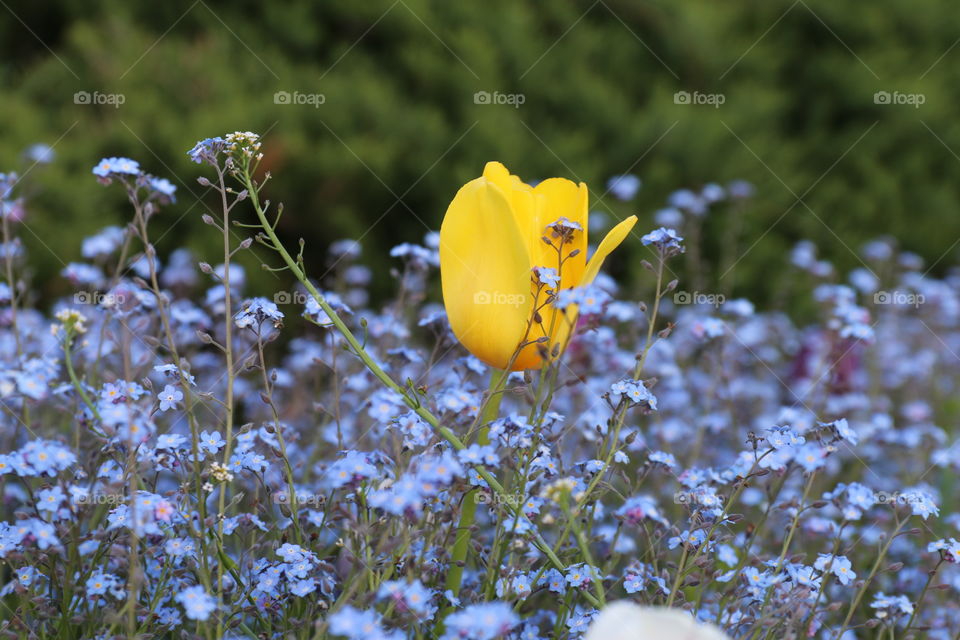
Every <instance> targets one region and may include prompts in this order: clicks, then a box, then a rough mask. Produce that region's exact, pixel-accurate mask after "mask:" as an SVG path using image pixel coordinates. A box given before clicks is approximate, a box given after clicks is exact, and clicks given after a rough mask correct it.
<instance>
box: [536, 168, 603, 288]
mask: <svg viewBox="0 0 960 640" xmlns="http://www.w3.org/2000/svg"><path fill="white" fill-rule="evenodd" d="M533 191H534V193H536V194H538V195H542V196H543V198H544V202H543V204H542V210H541V211H540V213H539V216H538V218H539V220H538V221H537V223H538V224H539V228H538V229H536V230H535V231H534V232H533V233H534V234H536V235H534V236H533V237H534V238H536V240H537V247H538V249H539V250H540V254H539V257H540V258H541V260H542V262H539V263H537V264H534V265H531V266H534V267H541V266H542V267H551V268H553V269H556V268H557V263H558V262H559V259H558V256H557V251H556V249H554V248H552V247H550V246H548V245H547V244H546V243H545V242H543V241H542V240H541V239H540V238H541V237H543V236H544V235H546V234H547V230H546V225H548V224H551V223H553V222H556V221H557V220H559V219H560V218H566V219H567V220H569V221H570V222H576V223H577V224H579V225H580V226H581V227H583V231H578V232H576V233H575V234H574V236H573V242H571V243H570V244H567V245H565V246H564V250H563V252H564V257H566V256H568V255H569V254H570V253H572V252H573V251H574V250H576V249H579V250H580V251H579V253H578V254H577V255H575V256H574V257H572V258H569V259H568V260H566V261H565V262H564V263H563V270H562V271H561V273H560V275H561V284H560V288H561V289H567V288H570V287H575V286H577V285H578V284H579V283H580V281H581V279H582V278H583V272H584V269H585V268H586V265H587V223H588V220H587V216H588V212H587V201H588V198H589V191H588V190H587V185H585V184H584V183H582V182H581V183H580V184H579V185H578V184H576V183H574V182H571V181H570V180H567V179H566V178H549V179H547V180H544V181H543V182H541V183H540V184H538V185H537V186H536V187H534V189H533ZM531 257H532V258H534V259H536V258H537V257H538V256H537V255H536V254H532V255H531Z"/></svg>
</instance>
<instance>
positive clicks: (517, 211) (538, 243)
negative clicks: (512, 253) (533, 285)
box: [483, 162, 557, 268]
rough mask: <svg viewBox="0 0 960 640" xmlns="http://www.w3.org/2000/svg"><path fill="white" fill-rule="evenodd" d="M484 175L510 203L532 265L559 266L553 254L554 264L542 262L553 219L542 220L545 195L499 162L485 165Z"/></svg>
mask: <svg viewBox="0 0 960 640" xmlns="http://www.w3.org/2000/svg"><path fill="white" fill-rule="evenodd" d="M483 177H484V178H486V179H487V180H490V181H491V182H493V183H494V184H496V185H497V186H498V187H499V188H500V190H501V191H503V195H504V196H506V198H507V201H508V202H509V203H510V207H511V209H512V211H513V217H514V219H515V220H516V221H517V228H518V229H519V230H520V236H521V237H522V238H523V241H524V243H525V244H526V246H527V254H528V255H529V257H530V265H529V266H530V267H531V268H532V267H538V266H543V267H546V266H551V267H553V268H556V266H557V265H556V264H555V263H556V262H557V259H556V255H554V256H553V263H551V264H544V263H543V260H544V258H543V257H542V256H543V255H544V254H545V253H546V251H545V250H548V249H549V247H548V246H547V245H546V244H544V243H543V241H542V240H541V239H540V238H542V237H543V235H544V233H545V229H546V225H547V224H548V223H549V222H550V221H549V220H542V219H541V212H542V211H543V210H544V205H545V203H544V198H543V197H542V196H541V195H540V194H538V193H536V192H535V191H534V189H533V187H531V186H530V185H528V184H527V183H526V182H524V181H523V180H521V179H520V178H519V177H518V176H515V175H512V174H511V173H510V171H509V170H508V169H507V168H506V167H505V166H503V165H502V164H501V163H499V162H488V163H487V164H486V166H485V167H484V168H483Z"/></svg>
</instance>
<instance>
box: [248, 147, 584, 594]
mask: <svg viewBox="0 0 960 640" xmlns="http://www.w3.org/2000/svg"><path fill="white" fill-rule="evenodd" d="M239 179H240V182H241V183H242V184H243V186H244V188H245V189H246V190H247V195H248V197H249V198H250V202H251V204H252V206H253V210H254V212H255V213H256V214H257V218H258V219H259V221H260V227H261V228H262V229H263V233H264V234H265V235H266V238H265V242H267V243H268V244H267V246H269V247H270V248H271V249H273V250H274V251H276V252H277V254H279V255H280V258H281V259H282V260H283V262H284V264H286V266H287V268H288V269H289V270H290V272H291V273H292V274H293V276H294V277H295V278H296V279H297V280H298V281H299V282H300V284H302V285H303V286H304V287H305V288H306V290H307V292H308V293H309V294H310V295H311V296H312V297H313V299H314V300H315V301H316V303H317V304H318V305H319V306H320V308H321V309H323V312H324V313H326V314H327V317H328V318H330V321H331V322H332V323H333V325H334V327H336V329H337V331H338V332H339V333H340V335H342V336H343V338H344V340H346V341H347V344H348V345H350V348H351V349H352V350H353V352H354V353H355V354H356V356H357V357H358V358H360V361H361V362H363V364H364V365H365V366H366V367H367V369H369V370H370V373H372V374H373V375H374V376H375V377H376V378H377V379H378V380H380V382H382V383H383V384H384V385H385V386H386V387H387V388H389V389H392V390H393V391H396V392H397V393H398V394H399V395H400V397H401V398H403V401H404V403H405V404H406V405H407V406H408V407H410V409H411V410H412V411H413V412H414V413H416V414H417V415H418V416H420V417H421V418H422V419H423V420H424V421H425V422H426V423H427V424H428V425H430V427H431V428H432V429H433V431H434V433H436V434H437V435H439V436H440V437H441V438H443V439H444V440H446V441H447V443H449V444H450V446H451V447H453V448H454V449H455V450H456V451H460V450H462V449H465V448H466V446H465V445H464V444H463V442H462V441H461V440H460V438H458V437H457V434H455V433H454V432H453V431H451V430H450V429H449V428H448V427H445V426H443V425H441V424H440V420H439V419H438V418H437V417H436V416H435V415H433V414H432V413H431V412H430V411H429V410H428V409H427V408H426V407H424V406H423V405H422V404H421V402H420V400H419V398H411V397H410V394H409V392H408V390H407V389H405V388H403V387H401V386H400V385H399V384H397V383H396V382H395V381H394V380H393V378H391V377H390V376H389V375H388V374H387V373H386V372H385V371H384V370H383V369H381V368H380V365H378V364H377V362H376V361H375V360H374V359H373V358H371V357H370V354H368V353H367V352H366V350H365V349H364V348H363V345H361V344H360V342H359V341H358V340H357V337H356V336H355V335H353V332H352V331H350V328H349V327H347V325H346V324H345V323H344V322H343V320H342V319H341V318H340V316H339V315H338V314H337V312H336V311H334V310H333V307H331V306H330V304H329V303H328V302H327V300H326V298H324V297H323V295H322V294H321V293H320V291H319V290H318V289H317V288H316V287H315V286H314V285H313V283H312V282H310V280H309V279H308V278H307V276H306V274H305V273H304V272H303V270H302V269H301V268H300V264H299V263H298V261H297V260H295V259H294V258H293V256H291V255H290V253H289V252H288V251H287V250H286V248H285V247H284V246H283V244H282V243H281V242H280V238H278V237H277V234H276V232H275V231H274V227H273V225H271V224H270V221H269V220H267V214H266V211H265V210H264V208H263V205H262V204H261V203H260V194H259V185H257V184H255V183H254V181H253V176H252V168H251V167H250V166H245V167H244V168H243V170H242V171H241V172H240V173H239ZM498 395H499V394H498ZM476 471H477V474H478V475H479V476H480V477H481V478H483V479H484V480H485V481H486V483H487V484H488V485H490V489H491V490H492V491H493V493H495V494H497V495H499V496H500V497H502V498H506V497H507V492H506V489H504V488H503V485H502V484H500V482H499V481H498V480H497V479H496V478H495V477H494V476H493V474H492V473H490V472H489V471H487V470H486V469H484V468H483V467H477V468H476ZM504 502H505V504H506V506H507V507H508V508H510V509H512V510H513V512H514V515H516V517H518V518H522V519H523V520H525V521H527V522H530V520H529V518H527V516H526V514H525V513H524V512H523V505H522V504H520V503H519V501H510V500H508V499H505V500H504ZM531 525H532V523H531ZM530 537H531V538H532V542H533V544H534V546H536V547H537V548H538V549H539V550H540V551H541V552H543V554H544V555H546V557H547V559H548V560H549V561H550V563H551V564H552V565H553V566H554V567H556V568H557V569H559V570H560V571H566V569H567V566H566V565H565V564H564V563H563V561H561V560H560V558H559V557H558V556H557V554H556V553H554V551H553V549H552V548H551V546H550V543H548V542H547V541H546V540H545V539H544V538H543V536H542V535H541V534H540V533H539V532H538V531H536V529H534V528H531V532H530ZM582 595H583V597H584V598H585V599H586V600H587V601H588V602H590V603H591V604H592V605H593V606H595V607H597V606H599V604H600V603H599V601H598V600H597V599H596V598H595V597H594V596H593V595H592V594H590V593H588V592H583V594H582Z"/></svg>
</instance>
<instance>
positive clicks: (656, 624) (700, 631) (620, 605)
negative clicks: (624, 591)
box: [584, 601, 729, 640]
mask: <svg viewBox="0 0 960 640" xmlns="http://www.w3.org/2000/svg"><path fill="white" fill-rule="evenodd" d="M584 640H729V638H728V637H727V636H726V635H724V633H723V632H722V631H720V630H719V629H717V627H715V626H713V625H711V624H705V623H702V622H698V621H697V620H695V619H694V618H693V617H692V616H691V615H690V614H689V613H687V612H686V611H683V610H680V609H668V608H666V607H641V606H638V605H635V604H632V603H630V602H624V601H621V602H614V603H612V604H610V605H608V606H607V607H606V608H605V609H603V611H601V612H600V615H599V616H597V618H596V619H595V620H594V621H593V623H592V624H591V625H590V628H589V629H588V630H587V635H586V637H585V639H584Z"/></svg>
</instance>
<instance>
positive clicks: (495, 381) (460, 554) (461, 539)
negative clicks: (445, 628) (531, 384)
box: [441, 369, 509, 619]
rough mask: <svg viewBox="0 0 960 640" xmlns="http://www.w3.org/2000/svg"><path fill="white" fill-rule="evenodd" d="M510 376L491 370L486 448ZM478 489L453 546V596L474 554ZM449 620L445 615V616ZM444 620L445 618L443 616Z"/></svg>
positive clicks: (483, 421)
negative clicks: (471, 544)
mask: <svg viewBox="0 0 960 640" xmlns="http://www.w3.org/2000/svg"><path fill="white" fill-rule="evenodd" d="M508 375H509V372H507V371H500V370H499V369H492V370H491V371H490V386H489V388H488V389H487V395H486V397H485V398H484V400H483V406H482V408H481V410H480V430H479V432H478V433H477V443H478V444H481V445H486V444H489V443H490V435H489V434H490V427H489V426H488V425H489V424H490V423H491V422H493V421H494V420H496V419H497V415H498V414H499V412H500V398H501V397H502V396H503V394H502V393H501V391H502V390H501V388H500V387H501V384H502V383H503V382H504V381H505V380H506V377H507V376H508ZM476 492H477V488H476V487H474V488H472V489H469V490H467V492H466V493H464V494H463V500H462V501H461V503H460V523H459V524H458V525H457V536H456V539H455V541H454V543H453V551H451V553H450V568H449V570H448V571H447V582H446V586H447V589H449V590H450V591H452V592H453V596H454V597H457V596H458V595H459V594H460V585H461V583H462V582H463V570H464V567H465V566H466V562H467V556H468V555H469V553H470V539H471V537H472V534H473V521H474V518H475V517H476V514H477V502H478V500H477V494H476ZM487 570H488V571H496V567H488V568H487ZM450 611H452V608H450V609H449V610H448V611H447V612H445V613H449V612H450ZM443 617H445V616H443ZM441 619H442V617H441Z"/></svg>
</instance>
